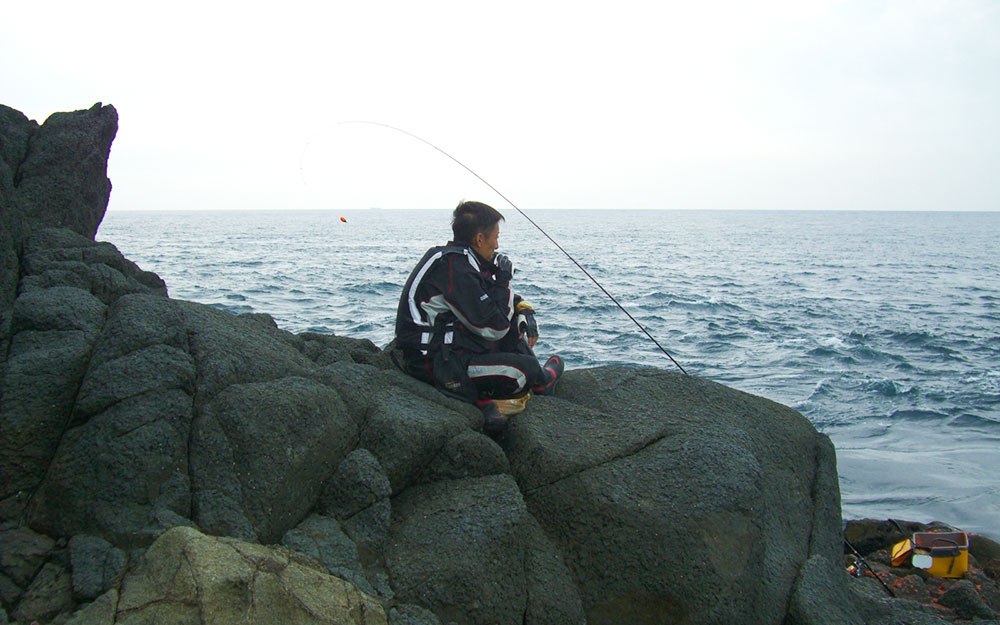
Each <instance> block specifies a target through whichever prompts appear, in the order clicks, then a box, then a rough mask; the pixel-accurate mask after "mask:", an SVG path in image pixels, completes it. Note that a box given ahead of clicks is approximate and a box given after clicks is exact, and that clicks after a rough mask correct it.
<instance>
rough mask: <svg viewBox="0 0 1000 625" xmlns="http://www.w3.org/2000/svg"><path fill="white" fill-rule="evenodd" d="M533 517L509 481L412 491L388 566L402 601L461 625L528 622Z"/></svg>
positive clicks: (404, 499)
mask: <svg viewBox="0 0 1000 625" xmlns="http://www.w3.org/2000/svg"><path fill="white" fill-rule="evenodd" d="M529 529H530V525H529V515H528V513H527V510H526V509H525V507H524V502H523V500H522V499H521V494H520V492H518V490H517V485H516V484H515V483H514V481H513V480H512V479H511V478H510V476H507V475H497V476H490V477H483V478H470V479H464V480H455V481H449V482H437V483H434V484H425V485H420V486H415V487H412V488H409V489H407V490H406V492H404V493H403V494H401V495H400V496H398V497H397V498H396V500H395V501H394V509H393V523H392V531H391V534H390V538H389V544H388V547H387V549H386V564H387V567H388V571H389V575H390V577H391V578H392V585H393V589H394V590H395V591H396V599H397V600H398V601H399V602H401V603H412V604H416V605H421V606H425V607H427V608H429V609H431V610H433V611H434V612H435V613H436V614H437V615H438V616H439V617H440V618H441V619H442V620H444V621H455V622H456V623H458V624H459V625H465V624H470V625H472V624H476V623H487V622H488V623H496V624H498V625H506V624H508V623H509V624H515V623H516V624H517V625H521V624H522V623H524V622H525V620H524V614H525V609H526V606H527V602H528V595H529V592H528V588H527V581H526V579H525V561H526V558H527V549H528V544H529V541H528V533H529Z"/></svg>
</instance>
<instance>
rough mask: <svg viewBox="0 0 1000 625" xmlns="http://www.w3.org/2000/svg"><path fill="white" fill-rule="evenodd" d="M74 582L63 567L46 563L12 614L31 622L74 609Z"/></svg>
mask: <svg viewBox="0 0 1000 625" xmlns="http://www.w3.org/2000/svg"><path fill="white" fill-rule="evenodd" d="M75 605H76V604H75V603H73V582H72V580H71V578H70V574H69V572H67V571H66V569H64V568H63V567H61V566H59V565H56V564H53V563H51V562H49V563H46V564H45V566H43V567H42V570H41V571H39V572H38V575H36V576H35V579H34V580H33V581H32V582H31V586H29V587H28V589H27V590H26V591H24V594H23V595H22V596H21V600H20V602H18V604H17V608H16V609H15V610H14V612H13V613H12V614H11V616H13V617H14V619H15V620H18V621H23V622H26V623H30V622H31V621H41V622H46V621H49V620H51V619H52V618H53V617H55V616H58V615H59V614H62V613H64V612H68V611H70V610H72V609H73V607H74V606H75Z"/></svg>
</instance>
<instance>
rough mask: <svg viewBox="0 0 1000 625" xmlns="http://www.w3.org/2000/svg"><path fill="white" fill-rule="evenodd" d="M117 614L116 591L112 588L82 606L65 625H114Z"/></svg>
mask: <svg viewBox="0 0 1000 625" xmlns="http://www.w3.org/2000/svg"><path fill="white" fill-rule="evenodd" d="M117 613H118V591H117V590H116V589H114V588H112V589H111V590H109V591H108V592H106V593H104V594H103V595H101V596H100V597H98V598H97V599H95V600H94V601H92V602H91V603H88V604H87V605H85V606H83V607H82V608H80V609H79V610H77V612H76V613H75V614H73V616H72V617H71V618H70V619H69V620H68V621H66V624H65V625H114V624H115V615H116V614H117Z"/></svg>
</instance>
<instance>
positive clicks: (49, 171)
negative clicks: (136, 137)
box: [14, 103, 118, 238]
mask: <svg viewBox="0 0 1000 625" xmlns="http://www.w3.org/2000/svg"><path fill="white" fill-rule="evenodd" d="M117 132H118V113H117V111H115V109H114V107H113V106H111V105H108V106H101V104H100V103H98V104H95V105H94V106H93V107H92V108H91V109H89V110H86V111H75V112H72V113H55V114H53V115H51V116H50V117H49V118H48V119H47V120H45V123H44V124H42V126H41V127H40V128H38V130H36V131H35V132H33V133H32V134H31V136H30V137H29V139H28V150H27V153H26V158H24V160H23V161H22V162H21V163H20V166H19V167H18V168H17V170H16V173H15V176H14V186H15V187H16V188H17V191H16V194H15V202H16V205H17V207H18V209H19V210H21V211H23V212H24V214H25V215H26V216H27V218H28V219H29V220H30V221H31V223H32V224H34V226H33V227H47V226H64V227H68V228H70V229H72V230H75V231H76V232H79V233H80V234H82V235H84V236H87V237H90V238H93V237H94V235H95V234H96V233H97V227H98V225H99V224H100V223H101V220H102V219H103V218H104V212H105V211H106V210H107V208H108V198H109V197H110V194H111V181H110V180H108V177H107V169H108V155H109V154H110V152H111V142H112V141H114V138H115V134H117Z"/></svg>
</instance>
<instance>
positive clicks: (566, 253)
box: [337, 119, 690, 375]
mask: <svg viewBox="0 0 1000 625" xmlns="http://www.w3.org/2000/svg"><path fill="white" fill-rule="evenodd" d="M343 124H370V125H372V126H381V127H382V128H388V129H389V130H395V131H396V132H401V133H403V134H404V135H407V136H409V137H412V138H414V139H416V140H417V141H420V142H421V143H424V144H426V145H428V146H430V147H432V148H434V149H435V150H437V151H438V152H440V153H441V154H444V155H445V156H447V157H448V158H450V159H451V160H452V161H454V162H455V163H457V164H458V165H460V166H461V167H462V168H463V169H464V170H465V171H467V172H469V173H470V174H472V175H473V176H475V177H476V178H478V179H479V181H480V182H482V183H483V184H485V185H486V186H487V187H489V188H490V189H492V190H493V192H494V193H496V194H497V195H499V196H500V197H501V198H503V200H504V201H505V202H507V203H508V204H510V205H511V206H512V207H513V208H514V210H516V211H517V212H518V213H520V214H521V216H522V217H524V218H525V219H527V220H528V223H530V224H531V225H532V226H534V227H535V228H538V231H539V232H541V233H542V234H543V235H545V238H546V239H548V240H549V241H551V242H552V244H553V245H555V246H556V247H557V248H559V251H560V252H562V253H563V254H565V255H566V258H568V259H570V261H572V262H573V264H574V265H576V266H577V268H578V269H579V270H580V271H582V272H583V273H584V275H586V276H587V277H588V278H590V280H591V282H593V283H594V284H596V285H597V288H599V289H601V291H602V292H603V293H604V294H605V295H607V296H608V298H609V299H610V300H611V301H612V302H614V303H615V306H617V307H618V308H619V309H620V310H621V311H622V312H623V313H625V315H626V316H627V317H628V318H629V319H631V320H632V323H634V324H635V325H636V326H637V327H638V328H639V329H640V330H642V332H643V333H644V334H645V335H646V336H647V337H649V340H651V341H653V344H654V345H656V346H657V347H659V348H660V351H661V352H663V353H664V354H665V355H666V356H667V358H669V359H670V362H672V363H674V364H675V365H677V368H678V369H680V370H681V373H683V374H684V375H690V374H689V373H688V372H687V371H685V370H684V367H682V366H681V363H679V362H677V361H676V360H674V357H673V356H671V355H670V352H668V351H667V350H666V349H664V348H663V346H662V345H660V342H659V341H657V340H656V339H655V338H653V335H652V334H650V333H649V331H648V330H647V329H646V328H644V327H643V326H642V324H641V323H639V322H638V321H637V320H636V318H635V317H633V316H632V313H630V312H629V311H627V310H625V307H624V306H622V305H621V304H620V303H619V302H618V300H617V299H615V297H614V295H612V294H611V293H608V290H607V289H605V288H604V287H603V286H602V285H601V283H600V282H598V281H597V279H596V278H595V277H594V276H592V275H590V272H589V271H587V270H586V269H585V268H584V267H583V265H581V264H580V263H578V262H576V259H575V258H573V257H572V256H571V255H570V253H569V252H567V251H566V250H564V249H563V247H562V246H561V245H559V243H557V242H556V240H555V239H553V238H552V237H550V236H549V233H548V232H545V230H543V229H542V227H541V226H539V225H538V224H536V223H535V220H533V219H532V218H531V217H528V215H526V214H525V212H524V211H523V210H521V209H520V208H518V206H517V204H515V203H514V202H512V201H511V200H510V199H509V198H508V197H507V196H506V195H504V194H503V193H500V191H499V190H498V189H497V188H496V187H494V186H493V185H491V184H490V183H489V182H487V180H486V179H485V178H483V177H482V176H480V175H479V174H477V173H476V172H474V171H473V170H472V168H470V167H469V166H468V165H466V164H465V163H463V162H462V161H460V160H458V159H457V158H455V157H454V156H452V155H451V154H448V153H447V152H445V151H444V150H442V149H441V148H439V147H438V146H436V145H434V144H433V143H431V142H430V141H428V140H427V139H424V138H423V137H420V136H417V135H415V134H413V133H412V132H409V131H408V130H403V129H402V128H397V127H396V126H391V125H389V124H384V123H382V122H373V121H369V120H363V119H355V120H349V121H342V122H338V124H337V125H338V126H339V125H343Z"/></svg>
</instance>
